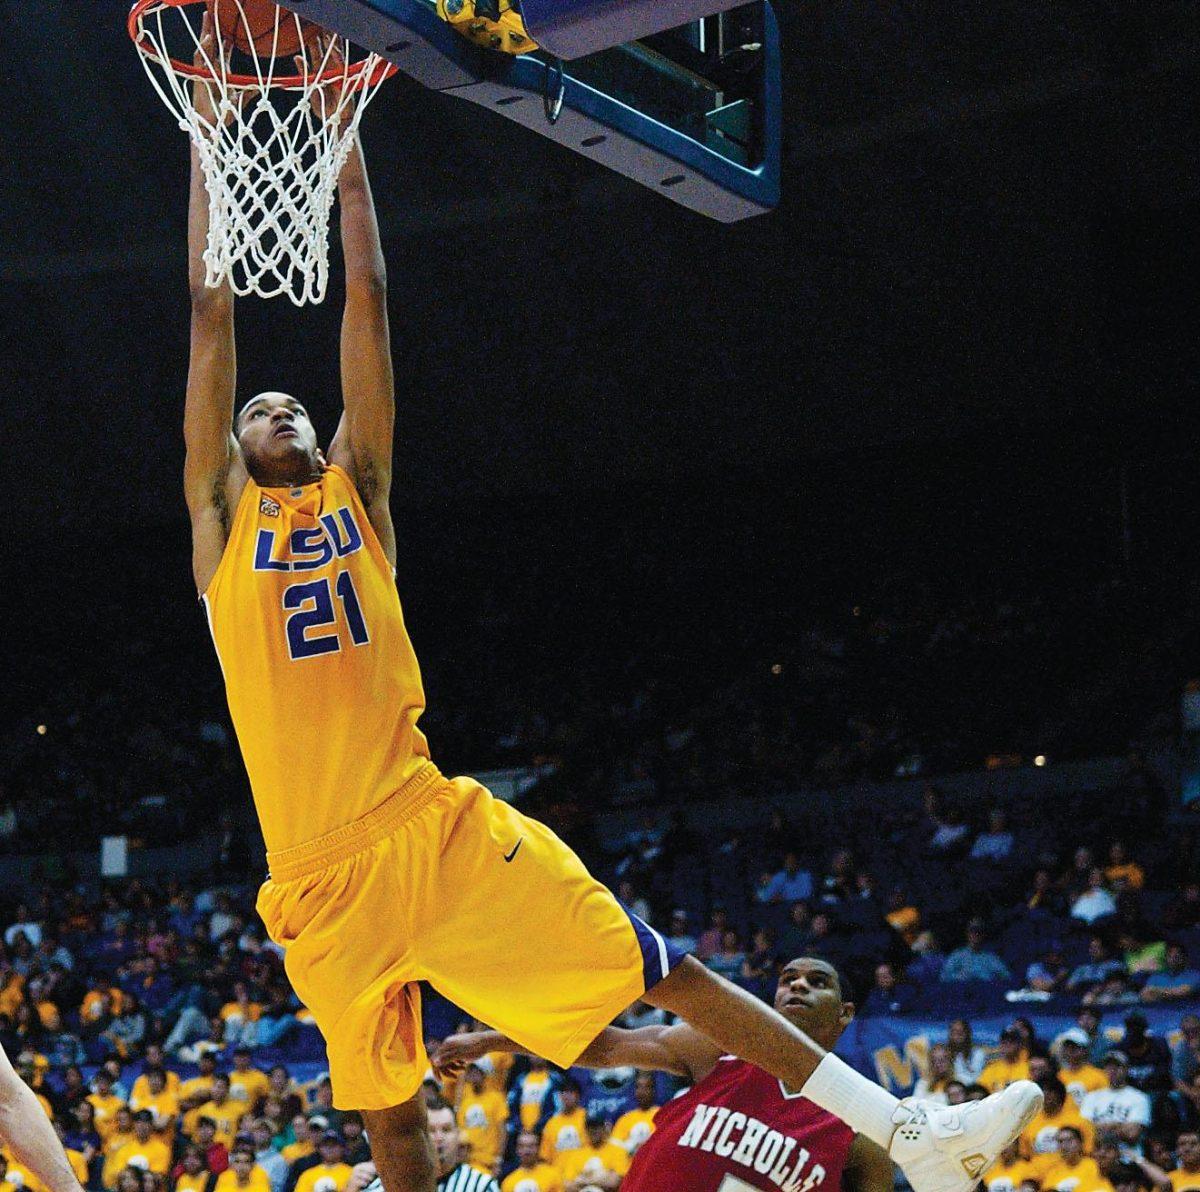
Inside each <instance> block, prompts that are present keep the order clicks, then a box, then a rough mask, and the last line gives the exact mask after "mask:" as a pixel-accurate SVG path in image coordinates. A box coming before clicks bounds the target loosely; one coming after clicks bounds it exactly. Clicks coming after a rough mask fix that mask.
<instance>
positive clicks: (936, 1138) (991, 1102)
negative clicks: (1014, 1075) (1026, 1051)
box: [888, 1080, 1042, 1192]
mask: <svg viewBox="0 0 1200 1192" xmlns="http://www.w3.org/2000/svg"><path fill="white" fill-rule="evenodd" d="M1041 1108H1042V1090H1041V1089H1040V1088H1038V1086H1037V1085H1036V1084H1034V1083H1033V1081H1031V1080H1018V1081H1016V1082H1015V1083H1013V1084H1010V1085H1009V1086H1008V1087H1007V1088H1006V1089H1004V1090H1003V1091H1002V1092H999V1093H993V1094H992V1095H991V1096H990V1097H987V1098H985V1099H984V1100H982V1101H972V1102H969V1103H968V1104H966V1105H935V1104H934V1103H933V1102H930V1101H916V1100H913V1099H912V1098H907V1099H905V1100H903V1101H901V1102H900V1106H899V1108H898V1109H897V1110H896V1112H895V1115H894V1116H893V1117H892V1121H894V1122H895V1123H896V1125H897V1130H896V1133H895V1134H894V1135H893V1136H892V1145H891V1147H890V1148H889V1150H888V1153H889V1154H890V1155H891V1157H892V1161H893V1162H895V1163H896V1164H897V1165H898V1166H899V1167H900V1170H901V1171H903V1172H904V1174H905V1175H906V1176H907V1177H908V1182H909V1183H910V1184H912V1186H913V1190H914V1192H969V1190H970V1189H971V1188H974V1186H975V1185H976V1184H977V1183H978V1182H979V1178H980V1176H982V1175H983V1173H984V1172H985V1171H987V1169H988V1168H989V1167H991V1165H992V1164H993V1163H994V1162H995V1161H996V1157H997V1156H998V1155H999V1154H1000V1152H1001V1151H1002V1150H1003V1149H1004V1148H1005V1147H1006V1146H1008V1144H1009V1143H1010V1142H1012V1140H1013V1139H1014V1138H1016V1137H1017V1135H1018V1134H1020V1133H1021V1131H1022V1130H1024V1129H1025V1127H1026V1126H1027V1125H1029V1123H1030V1122H1031V1121H1032V1120H1033V1118H1034V1116H1035V1115H1036V1114H1037V1112H1038V1110H1040V1109H1041Z"/></svg>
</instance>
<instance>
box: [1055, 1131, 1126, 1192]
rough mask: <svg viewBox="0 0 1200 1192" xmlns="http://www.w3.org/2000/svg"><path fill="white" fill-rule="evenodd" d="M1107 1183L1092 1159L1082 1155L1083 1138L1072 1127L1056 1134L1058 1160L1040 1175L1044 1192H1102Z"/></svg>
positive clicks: (1105, 1188)
mask: <svg viewBox="0 0 1200 1192" xmlns="http://www.w3.org/2000/svg"><path fill="white" fill-rule="evenodd" d="M1109 1187H1110V1185H1109V1182H1108V1181H1107V1180H1106V1179H1105V1178H1104V1176H1103V1175H1102V1174H1101V1172H1100V1168H1099V1167H1097V1166H1096V1160H1095V1159H1089V1158H1088V1157H1087V1156H1086V1155H1085V1154H1084V1153H1083V1135H1082V1134H1081V1133H1080V1131H1078V1130H1077V1129H1075V1127H1074V1126H1063V1127H1062V1128H1061V1129H1060V1130H1059V1132H1058V1159H1057V1161H1056V1162H1055V1163H1053V1164H1051V1165H1050V1166H1049V1167H1047V1168H1046V1170H1045V1171H1044V1172H1043V1173H1042V1189H1043V1192H1105V1190H1107V1189H1108V1188H1109Z"/></svg>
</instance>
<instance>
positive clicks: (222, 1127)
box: [197, 1097, 246, 1148]
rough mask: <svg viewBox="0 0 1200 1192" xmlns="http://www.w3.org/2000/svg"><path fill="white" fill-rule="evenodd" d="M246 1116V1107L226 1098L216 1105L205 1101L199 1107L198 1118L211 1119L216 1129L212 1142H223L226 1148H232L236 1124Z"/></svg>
mask: <svg viewBox="0 0 1200 1192" xmlns="http://www.w3.org/2000/svg"><path fill="white" fill-rule="evenodd" d="M245 1114H246V1107H245V1105H243V1104H242V1103H241V1102H240V1101H235V1100H234V1099H233V1098H232V1097H226V1098H225V1100H224V1101H222V1102H221V1104H220V1105H218V1104H217V1103H216V1102H215V1101H205V1102H204V1104H203V1105H201V1106H200V1110H199V1113H198V1114H197V1116H198V1117H206V1118H212V1120H213V1123H214V1125H215V1126H216V1127H217V1130H216V1134H215V1135H214V1136H213V1141H214V1142H223V1143H224V1144H225V1146H226V1148H228V1147H231V1146H233V1139H234V1135H236V1134H237V1128H238V1123H239V1122H240V1121H241V1120H242V1118H243V1117H244V1116H245Z"/></svg>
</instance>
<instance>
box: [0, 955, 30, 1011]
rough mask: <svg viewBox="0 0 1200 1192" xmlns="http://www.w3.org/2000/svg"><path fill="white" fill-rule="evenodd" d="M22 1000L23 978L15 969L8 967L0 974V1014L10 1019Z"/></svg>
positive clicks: (23, 990)
mask: <svg viewBox="0 0 1200 1192" xmlns="http://www.w3.org/2000/svg"><path fill="white" fill-rule="evenodd" d="M24 1000H25V978H24V977H23V976H22V975H21V974H20V973H18V972H17V970H16V969H11V968H10V969H8V970H7V972H5V973H3V974H2V975H0V1014H3V1015H4V1016H5V1018H8V1019H9V1020H10V1021H11V1020H12V1019H14V1018H15V1017H16V1015H17V1007H18V1006H19V1005H21V1003H22V1002H23V1001H24Z"/></svg>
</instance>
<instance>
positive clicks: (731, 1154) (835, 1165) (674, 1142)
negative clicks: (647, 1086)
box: [621, 1057, 854, 1192]
mask: <svg viewBox="0 0 1200 1192" xmlns="http://www.w3.org/2000/svg"><path fill="white" fill-rule="evenodd" d="M853 1140H854V1131H852V1130H851V1129H850V1127H849V1126H847V1125H846V1124H845V1122H843V1121H841V1120H840V1119H838V1118H835V1117H834V1116H833V1114H831V1113H826V1112H825V1110H823V1109H820V1108H818V1107H817V1106H816V1105H814V1104H813V1103H812V1102H811V1101H808V1100H806V1099H805V1098H804V1097H803V1096H801V1095H800V1094H798V1093H797V1094H789V1093H786V1092H784V1089H783V1085H781V1084H780V1083H779V1081H778V1080H776V1079H775V1077H774V1076H771V1075H769V1074H768V1073H766V1072H764V1071H763V1070H762V1069H761V1068H756V1067H755V1066H754V1065H753V1064H747V1063H745V1062H744V1061H743V1060H739V1059H734V1058H732V1057H725V1058H724V1059H722V1060H721V1061H720V1063H718V1064H717V1066H716V1068H714V1069H713V1071H712V1072H710V1073H709V1074H708V1075H707V1076H706V1077H705V1078H704V1079H703V1080H702V1081H700V1083H699V1084H697V1085H696V1086H695V1087H694V1088H692V1089H690V1090H689V1091H688V1092H686V1093H684V1095H683V1096H682V1097H677V1098H676V1099H675V1100H674V1101H671V1102H669V1103H668V1104H666V1105H664V1106H663V1107H662V1108H661V1109H660V1110H659V1111H658V1116H657V1117H656V1118H655V1119H654V1133H653V1134H652V1135H651V1136H650V1138H649V1139H647V1141H646V1142H645V1143H643V1144H642V1148H641V1150H639V1151H638V1153H637V1156H636V1157H635V1158H634V1160H633V1166H632V1167H631V1168H630V1170H629V1174H628V1175H627V1176H626V1177H625V1180H624V1182H623V1183H622V1184H621V1192H676V1189H678V1190H680V1192H683V1190H685V1189H686V1192H756V1190H758V1189H762V1190H763V1192H778V1190H779V1189H782V1192H816V1189H818V1188H822V1189H825V1190H827V1192H840V1188H841V1184H842V1171H843V1170H844V1168H845V1166H846V1160H847V1158H848V1156H849V1154H850V1143H851V1142H852V1141H853Z"/></svg>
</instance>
